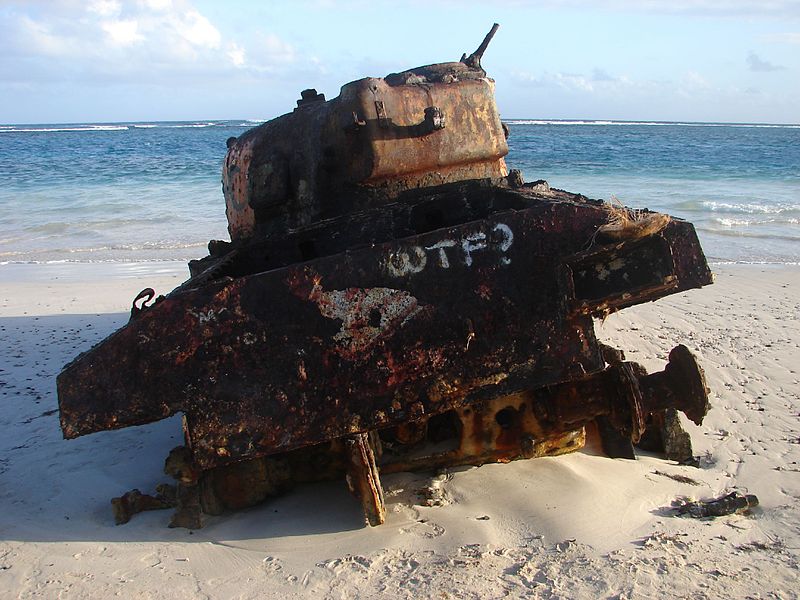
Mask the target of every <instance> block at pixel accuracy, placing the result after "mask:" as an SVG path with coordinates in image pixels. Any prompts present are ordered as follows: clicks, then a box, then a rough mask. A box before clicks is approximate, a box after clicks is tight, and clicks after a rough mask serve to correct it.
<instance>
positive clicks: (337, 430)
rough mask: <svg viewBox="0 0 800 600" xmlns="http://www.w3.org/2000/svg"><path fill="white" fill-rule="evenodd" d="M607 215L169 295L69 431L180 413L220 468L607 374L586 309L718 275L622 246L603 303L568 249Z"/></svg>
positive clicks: (450, 234) (392, 247) (81, 372)
mask: <svg viewBox="0 0 800 600" xmlns="http://www.w3.org/2000/svg"><path fill="white" fill-rule="evenodd" d="M603 212H604V211H603V209H602V208H599V207H592V206H589V205H580V204H572V203H564V202H549V201H539V202H535V203H532V204H531V207H530V208H528V209H524V210H517V211H504V212H499V213H496V214H494V215H492V216H491V218H487V219H483V220H481V221H478V222H471V223H466V224H463V225H460V226H456V227H450V228H445V229H440V230H435V231H433V232H430V233H426V234H423V235H418V236H412V237H409V238H403V239H400V240H394V241H391V242H386V243H384V244H379V245H376V246H375V247H371V248H365V249H361V250H354V251H351V252H346V253H343V254H339V255H334V256H330V257H324V258H319V259H316V260H313V261H309V262H306V263H303V264H295V265H291V266H288V267H284V268H280V269H274V270H272V271H267V272H264V273H258V274H255V275H251V276H247V277H240V278H236V279H233V280H228V279H225V278H223V279H222V280H221V281H217V282H213V283H208V284H206V285H204V286H202V287H199V288H196V289H187V290H184V291H181V292H180V293H176V294H173V295H170V296H168V297H167V298H165V299H164V300H162V301H161V302H159V303H158V304H156V305H155V306H154V307H153V308H151V309H149V310H146V311H144V312H143V313H141V314H140V315H139V316H138V317H137V318H136V319H134V320H133V321H132V322H130V323H129V324H128V325H127V326H126V327H124V328H123V329H121V330H120V331H118V332H117V333H115V334H114V335H113V336H111V337H110V338H108V339H107V340H106V341H104V342H102V343H101V344H100V345H99V346H98V347H96V348H95V349H93V350H92V351H91V353H89V354H87V355H84V356H82V357H79V358H78V359H77V360H76V361H74V362H73V363H72V364H70V365H69V366H68V367H67V368H65V370H64V372H63V373H62V374H61V375H60V376H59V379H58V388H59V398H60V406H61V420H62V426H63V429H64V432H65V435H66V436H67V437H75V436H77V435H82V434H85V433H90V432H92V431H100V430H104V429H112V428H117V427H124V426H128V425H135V424H139V423H144V422H149V421H153V420H158V419H161V418H164V417H166V416H169V415H170V414H173V413H175V412H178V411H182V412H184V413H185V415H186V420H187V431H188V438H189V441H190V443H191V446H192V451H193V453H194V456H195V460H196V462H197V463H198V464H199V465H200V466H201V467H202V468H204V469H206V468H211V467H213V466H216V465H218V464H223V463H225V462H230V461H233V460H240V459H243V458H250V457H255V456H259V455H265V454H270V453H274V452H279V451H285V450H290V449H292V448H296V447H299V446H303V445H308V444H314V443H320V442H323V441H326V440H329V439H333V438H336V437H341V436H345V435H349V434H353V433H359V432H365V431H369V430H372V429H379V428H383V427H389V426H393V425H397V424H399V423H401V422H403V421H406V420H409V419H417V418H421V417H424V416H430V415H435V414H438V413H441V412H444V411H446V410H451V409H454V408H458V407H460V406H462V405H465V404H469V403H471V402H475V401H478V400H484V399H486V400H488V399H492V398H496V397H500V396H503V395H509V394H513V393H516V392H520V391H524V390H528V389H532V388H536V387H540V386H543V385H548V384H552V383H557V382H561V381H565V380H568V379H570V378H572V377H574V375H575V374H576V373H578V374H579V373H589V372H594V371H598V370H600V369H602V367H603V361H602V358H601V353H600V350H599V347H598V345H597V341H596V339H595V337H594V333H593V326H592V322H591V318H590V317H589V316H588V315H591V314H593V313H603V312H605V311H607V308H608V302H609V301H608V298H615V299H616V298H624V300H620V301H619V303H624V304H625V305H630V304H634V303H637V302H640V301H646V300H650V299H652V297H653V293H654V292H653V290H655V291H656V292H657V294H658V295H664V294H666V293H669V292H673V291H678V290H681V289H686V288H689V287H697V286H699V285H702V284H704V283H708V281H709V280H708V274H707V272H706V273H705V275H706V277H705V278H701V279H697V278H688V279H687V278H682V277H680V276H679V273H678V272H676V270H675V269H669V268H667V266H666V264H664V265H662V266H663V269H657V270H650V271H648V270H647V269H646V264H647V263H650V262H651V260H652V254H651V253H650V252H649V251H648V252H645V251H643V246H642V243H641V242H640V241H637V242H636V243H635V244H633V245H631V246H630V247H628V246H626V244H614V245H611V246H608V247H607V250H608V251H609V252H611V253H612V254H613V256H614V257H615V258H614V260H615V261H618V262H619V264H621V265H623V266H621V267H619V269H617V270H616V271H614V273H615V275H614V278H609V279H611V281H609V279H606V280H604V281H603V283H604V286H605V287H604V288H603V294H605V295H593V294H589V293H584V294H578V295H576V294H575V293H573V290H575V289H576V286H575V281H574V278H575V275H574V273H575V269H574V268H571V267H569V265H570V264H574V260H573V256H575V255H573V254H572V253H571V252H572V251H574V250H577V249H580V248H581V247H582V246H583V245H584V244H585V243H586V240H589V239H590V238H591V236H592V233H593V231H594V230H595V229H596V228H597V227H598V226H599V225H600V223H602V222H603V219H604V215H603ZM685 229H691V226H690V225H689V224H687V223H683V222H678V221H675V222H673V223H671V224H670V225H669V226H668V227H667V228H666V229H665V230H664V231H663V232H661V234H659V235H658V236H654V237H653V241H652V243H653V244H654V245H655V246H657V247H659V248H662V249H663V251H664V252H666V253H668V256H669V255H670V254H671V255H677V254H680V253H681V252H683V251H684V250H685V248H684V245H685V243H686V240H688V239H694V242H693V243H694V244H696V238H693V236H686V235H684V230H685ZM675 232H677V235H674V233H675ZM682 244H683V245H682ZM644 248H647V246H644ZM577 255H578V256H579V259H580V260H581V261H582V260H583V258H582V256H583V255H582V254H581V253H578V254H577ZM558 256H564V257H565V258H564V259H563V262H562V261H559V260H558V259H557V257H558ZM599 256H601V253H600V252H599V250H595V251H594V254H593V260H595V261H597V260H600V259H599V258H598V257H599ZM640 257H641V258H640ZM642 260H644V261H646V264H642V263H641V261H642ZM580 264H584V263H583V262H581V263H580ZM592 264H595V263H592ZM598 264H599V263H598ZM565 265H566V267H565ZM626 271H630V272H631V273H633V272H634V271H635V272H636V276H635V277H631V281H632V282H633V284H634V285H633V287H631V288H628V289H629V290H630V291H627V292H626V291H624V288H623V287H622V285H623V284H622V282H624V277H623V276H622V275H623V274H624V272H626ZM577 289H578V290H582V289H583V288H581V287H580V286H577ZM587 289H588V288H587ZM234 416H235V418H232V417H234Z"/></svg>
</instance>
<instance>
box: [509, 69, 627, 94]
mask: <svg viewBox="0 0 800 600" xmlns="http://www.w3.org/2000/svg"><path fill="white" fill-rule="evenodd" d="M512 78H513V79H516V80H517V81H518V82H520V83H522V84H524V85H530V86H534V87H542V88H551V89H561V90H566V91H571V92H579V93H592V94H593V93H604V94H614V93H619V92H622V91H627V90H630V89H631V88H634V87H636V85H637V84H635V83H634V82H633V81H631V79H630V78H628V77H627V76H626V75H619V76H614V75H611V74H609V73H608V72H607V71H605V70H604V69H600V68H595V69H594V70H593V71H592V74H591V76H587V75H583V74H580V73H548V72H545V73H543V74H541V75H534V74H532V73H527V72H523V71H516V72H514V73H512Z"/></svg>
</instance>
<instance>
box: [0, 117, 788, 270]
mask: <svg viewBox="0 0 800 600" xmlns="http://www.w3.org/2000/svg"><path fill="white" fill-rule="evenodd" d="M508 124H509V126H510V131H511V135H510V138H509V146H510V153H509V155H508V157H507V158H506V161H507V163H508V165H509V167H510V168H518V169H521V170H522V172H523V175H524V177H525V180H526V181H533V180H536V179H546V180H547V181H548V182H549V183H550V185H551V186H553V187H558V188H561V189H566V190H569V191H572V192H580V193H582V194H584V195H586V196H590V197H594V198H603V199H606V200H611V199H616V200H618V201H620V202H622V203H623V204H625V205H627V206H631V207H634V208H645V207H646V208H650V209H652V210H657V211H660V212H666V213H668V214H671V215H673V216H676V217H680V218H684V219H687V220H689V221H692V222H693V223H694V224H695V227H696V228H697V230H698V233H699V236H700V239H701V242H702V244H703V247H704V249H705V252H706V255H707V256H708V258H709V260H710V261H711V262H769V263H798V262H800V126H797V125H774V126H772V125H730V124H714V123H631V122H614V121H544V120H512V121H508ZM254 125H255V123H254V122H247V121H215V122H153V123H111V124H92V123H86V124H70V125H6V126H0V174H2V186H0V275H2V272H3V271H2V269H3V267H4V266H8V265H17V264H30V263H36V264H40V263H50V264H58V263H72V262H76V263H85V262H102V263H111V264H114V263H118V264H130V263H137V264H140V263H147V262H155V261H175V260H178V261H185V260H189V259H191V258H198V257H201V256H204V255H205V254H206V250H205V246H206V244H207V242H208V240H209V239H227V230H226V227H227V223H226V220H225V206H224V200H223V197H222V191H221V185H220V168H221V164H222V160H223V158H224V156H225V140H226V139H227V138H228V137H230V136H238V135H240V134H241V133H243V132H244V131H246V130H247V129H248V128H250V127H253V126H254ZM154 268H157V265H154Z"/></svg>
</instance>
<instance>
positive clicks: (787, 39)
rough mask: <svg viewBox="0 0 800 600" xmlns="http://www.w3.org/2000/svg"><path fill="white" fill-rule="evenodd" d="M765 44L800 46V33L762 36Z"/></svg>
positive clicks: (790, 32)
mask: <svg viewBox="0 0 800 600" xmlns="http://www.w3.org/2000/svg"><path fill="white" fill-rule="evenodd" d="M760 39H761V40H763V41H765V42H774V43H778V44H800V31H787V32H785V33H768V34H766V35H763V36H761V38H760Z"/></svg>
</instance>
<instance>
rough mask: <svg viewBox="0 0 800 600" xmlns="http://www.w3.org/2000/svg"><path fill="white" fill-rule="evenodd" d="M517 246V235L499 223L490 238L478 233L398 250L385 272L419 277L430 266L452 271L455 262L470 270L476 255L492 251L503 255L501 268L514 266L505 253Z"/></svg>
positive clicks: (393, 274)
mask: <svg viewBox="0 0 800 600" xmlns="http://www.w3.org/2000/svg"><path fill="white" fill-rule="evenodd" d="M512 243H514V233H513V232H512V231H511V228H510V227H509V226H508V225H506V224H505V223H497V224H496V225H495V226H494V227H493V228H492V229H491V230H490V232H489V233H488V234H486V233H484V232H481V231H478V232H475V233H470V234H467V235H465V236H464V237H463V238H461V239H460V240H455V239H444V240H441V241H439V242H436V243H435V244H433V245H432V246H409V247H408V248H403V249H399V250H396V251H394V252H392V253H391V254H389V256H388V257H387V258H386V263H385V264H386V269H387V271H388V272H389V274H390V275H392V276H394V277H403V276H405V275H410V274H412V273H419V272H421V271H422V270H423V269H425V267H426V266H428V264H429V263H430V264H435V265H438V266H439V267H441V268H442V269H449V268H450V263H451V261H453V260H458V261H460V262H461V263H462V264H464V265H466V266H467V267H471V266H472V263H473V255H474V254H475V253H476V252H481V251H485V250H487V249H493V250H495V251H496V252H498V253H499V254H500V257H499V259H498V260H499V263H500V264H501V265H508V264H511V259H510V258H508V256H506V255H505V254H506V252H507V251H508V249H509V248H510V247H511V244H512Z"/></svg>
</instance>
